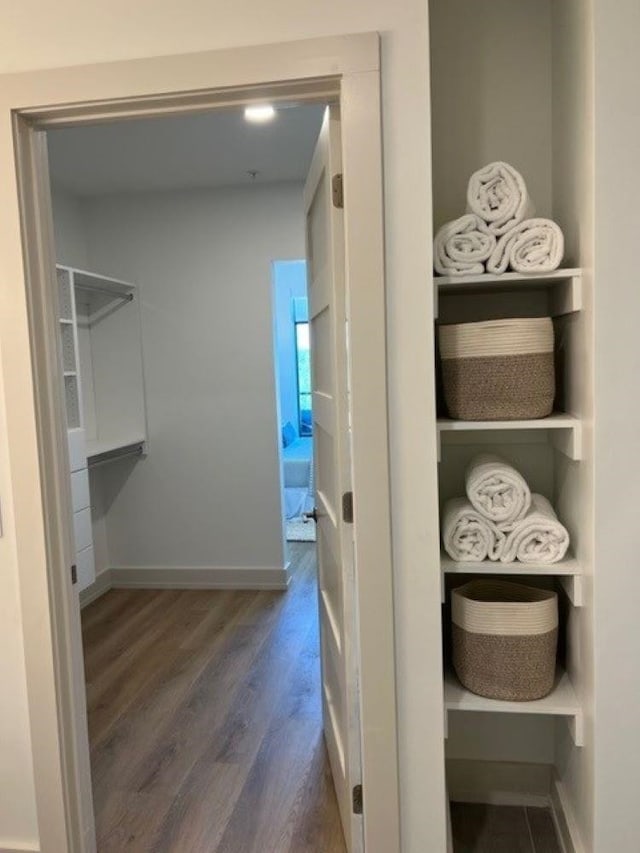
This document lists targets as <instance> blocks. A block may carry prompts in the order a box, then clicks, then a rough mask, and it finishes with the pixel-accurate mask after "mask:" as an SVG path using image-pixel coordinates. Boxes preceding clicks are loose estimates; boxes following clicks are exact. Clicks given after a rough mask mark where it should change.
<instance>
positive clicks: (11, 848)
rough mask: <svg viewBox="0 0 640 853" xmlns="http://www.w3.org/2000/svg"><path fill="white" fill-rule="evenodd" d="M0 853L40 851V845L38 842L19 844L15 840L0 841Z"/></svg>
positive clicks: (31, 852)
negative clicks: (9, 842) (8, 841)
mask: <svg viewBox="0 0 640 853" xmlns="http://www.w3.org/2000/svg"><path fill="white" fill-rule="evenodd" d="M0 853H40V845H38V844H20V843H18V844H17V845H16V842H15V841H14V842H12V843H11V844H7V843H4V842H2V841H0Z"/></svg>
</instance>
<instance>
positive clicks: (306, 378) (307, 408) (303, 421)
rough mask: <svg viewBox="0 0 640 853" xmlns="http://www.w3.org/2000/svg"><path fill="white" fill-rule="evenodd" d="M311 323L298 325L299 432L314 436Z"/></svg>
mask: <svg viewBox="0 0 640 853" xmlns="http://www.w3.org/2000/svg"><path fill="white" fill-rule="evenodd" d="M310 355H311V353H310V349H309V323H296V361H297V369H298V430H299V433H300V435H312V434H313V421H312V418H311V358H310Z"/></svg>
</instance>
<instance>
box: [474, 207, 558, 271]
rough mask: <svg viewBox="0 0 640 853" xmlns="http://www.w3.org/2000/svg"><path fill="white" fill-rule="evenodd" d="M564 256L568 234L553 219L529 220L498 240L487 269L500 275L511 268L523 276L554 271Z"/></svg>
mask: <svg viewBox="0 0 640 853" xmlns="http://www.w3.org/2000/svg"><path fill="white" fill-rule="evenodd" d="M563 255H564V235H563V233H562V230H561V228H560V226H559V225H557V224H556V223H555V222H553V221H552V220H551V219H525V221H524V222H520V223H519V224H518V225H515V226H514V227H513V228H512V229H511V230H510V231H508V232H507V233H506V234H504V235H503V236H502V237H500V239H499V240H498V242H497V244H496V247H495V249H494V251H493V253H492V255H491V257H490V258H489V261H488V263H487V270H488V271H489V272H491V273H495V274H500V273H503V272H506V270H507V269H508V268H509V267H511V269H512V270H515V271H516V272H520V273H541V272H551V271H552V270H555V269H557V268H558V267H559V266H560V263H561V261H562V257H563Z"/></svg>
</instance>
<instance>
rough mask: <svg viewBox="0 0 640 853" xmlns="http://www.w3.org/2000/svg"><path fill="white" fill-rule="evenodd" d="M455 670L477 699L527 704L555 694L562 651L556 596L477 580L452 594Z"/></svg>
mask: <svg viewBox="0 0 640 853" xmlns="http://www.w3.org/2000/svg"><path fill="white" fill-rule="evenodd" d="M451 620H452V623H453V624H452V629H453V666H454V669H455V671H456V674H457V676H458V678H459V679H460V681H461V682H462V684H463V685H464V686H465V687H466V688H467V689H468V690H470V691H471V692H472V693H477V694H478V695H479V696H487V697H488V698H490V699H502V700H505V701H511V702H528V701H531V700H533V699H542V698H543V697H544V696H546V695H547V694H548V693H550V692H551V690H552V689H553V684H554V680H555V670H556V652H557V645H558V596H557V594H556V593H555V592H551V591H550V590H546V589H538V588H536V587H529V586H524V585H522V584H516V583H509V582H508V581H499V580H476V581H471V582H470V583H467V584H464V585H463V586H460V587H458V588H457V589H454V590H453V591H452V593H451Z"/></svg>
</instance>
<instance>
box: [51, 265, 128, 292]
mask: <svg viewBox="0 0 640 853" xmlns="http://www.w3.org/2000/svg"><path fill="white" fill-rule="evenodd" d="M56 268H57V269H63V270H67V271H68V272H70V273H73V276H74V284H77V285H79V286H83V284H84V283H85V282H86V286H87V287H90V286H91V282H93V283H95V285H99V286H104V287H110V286H111V287H114V288H115V287H122V288H128V289H130V290H135V289H136V286H135V284H132V283H131V282H130V281H123V280H122V279H120V278H114V277H113V276H110V275H102V274H101V273H97V272H91V271H90V270H81V269H77V268H76V267H67V266H64V265H62V264H58V265H57V267H56Z"/></svg>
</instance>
